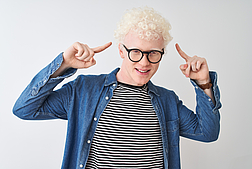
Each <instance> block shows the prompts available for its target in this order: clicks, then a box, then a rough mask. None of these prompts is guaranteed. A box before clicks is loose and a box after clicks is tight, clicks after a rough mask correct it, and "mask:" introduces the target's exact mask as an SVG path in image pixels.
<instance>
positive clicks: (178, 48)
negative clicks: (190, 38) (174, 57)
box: [175, 43, 190, 61]
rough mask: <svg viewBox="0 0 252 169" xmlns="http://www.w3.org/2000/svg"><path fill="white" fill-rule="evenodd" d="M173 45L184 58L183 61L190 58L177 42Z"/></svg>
mask: <svg viewBox="0 0 252 169" xmlns="http://www.w3.org/2000/svg"><path fill="white" fill-rule="evenodd" d="M175 47H176V49H177V51H178V53H179V55H180V56H181V57H182V58H183V59H185V61H188V59H189V58H190V56H188V55H187V54H186V53H185V52H183V51H182V50H181V48H180V46H179V45H178V44H177V43H176V44H175Z"/></svg>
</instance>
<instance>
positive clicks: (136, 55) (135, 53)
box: [129, 49, 142, 62]
mask: <svg viewBox="0 0 252 169" xmlns="http://www.w3.org/2000/svg"><path fill="white" fill-rule="evenodd" d="M129 56H130V59H131V60H132V61H134V62H138V61H139V60H140V59H141V57H142V52H141V51H140V50H137V49H134V50H131V51H130V53H129Z"/></svg>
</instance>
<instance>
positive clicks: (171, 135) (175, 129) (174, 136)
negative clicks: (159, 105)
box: [166, 119, 179, 147]
mask: <svg viewBox="0 0 252 169" xmlns="http://www.w3.org/2000/svg"><path fill="white" fill-rule="evenodd" d="M166 126H167V129H168V145H169V147H177V146H178V145H179V119H177V120H173V121H167V122H166Z"/></svg>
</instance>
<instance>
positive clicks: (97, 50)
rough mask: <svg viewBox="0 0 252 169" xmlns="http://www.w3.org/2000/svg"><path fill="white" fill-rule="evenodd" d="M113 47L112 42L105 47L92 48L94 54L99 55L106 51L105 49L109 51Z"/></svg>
mask: <svg viewBox="0 0 252 169" xmlns="http://www.w3.org/2000/svg"><path fill="white" fill-rule="evenodd" d="M111 45H112V42H109V43H106V44H105V45H102V46H98V47H95V48H92V50H93V51H94V53H99V52H102V51H104V50H105V49H107V48H108V47H110V46H111Z"/></svg>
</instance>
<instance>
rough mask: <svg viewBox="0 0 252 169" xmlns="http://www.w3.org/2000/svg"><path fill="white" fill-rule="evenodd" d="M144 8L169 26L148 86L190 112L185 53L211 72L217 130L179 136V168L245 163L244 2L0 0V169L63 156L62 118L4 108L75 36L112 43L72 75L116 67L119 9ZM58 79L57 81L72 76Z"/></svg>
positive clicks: (56, 164)
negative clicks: (200, 137) (167, 92)
mask: <svg viewBox="0 0 252 169" xmlns="http://www.w3.org/2000/svg"><path fill="white" fill-rule="evenodd" d="M145 5H147V6H150V7H153V8H154V9H155V10H157V11H159V13H160V14H162V15H163V16H164V17H165V18H167V19H168V20H169V21H170V23H171V25H172V31H171V33H172V36H173V37H174V39H173V40H172V42H171V43H170V44H169V45H168V47H167V54H166V55H165V56H164V58H163V60H162V63H161V65H160V68H159V70H158V72H157V73H156V75H155V76H154V77H153V78H152V81H153V82H154V83H155V84H158V85H161V86H164V87H166V88H168V89H172V90H175V91H176V93H177V94H178V95H179V97H180V99H182V100H183V101H184V103H185V104H186V105H187V106H188V107H189V108H191V109H194V108H195V94H194V89H193V87H192V86H191V84H190V82H189V80H188V79H187V78H185V77H184V76H183V75H182V73H181V72H180V70H179V65H180V64H182V63H184V61H183V59H182V58H180V56H179V55H178V54H177V53H176V51H175V48H174V44H175V43H176V42H178V43H179V44H180V45H181V47H182V49H183V50H184V51H185V52H186V53H187V54H189V55H191V56H193V55H195V54H197V55H199V56H204V57H206V58H207V61H208V64H209V68H210V69H211V70H215V71H217V72H218V80H219V81H218V84H219V86H220V90H221V101H222V104H223V107H222V108H221V110H220V112H221V133H220V137H219V139H218V141H216V142H214V143H208V144H206V143H200V142H195V141H191V140H188V139H184V138H182V139H181V163H182V168H183V169H213V168H214V169H238V168H239V169H240V168H242V169H248V168H251V167H252V160H251V159H252V146H251V143H252V136H251V129H252V122H251V118H252V115H251V109H250V104H251V95H252V92H251V88H252V78H251V77H252V76H251V74H252V73H251V60H252V59H251V58H252V56H251V48H252V47H251V45H252V43H251V40H252V33H251V30H252V23H251V21H252V12H251V11H252V10H251V9H252V1H250V0H226V1H223V0H211V1H203V0H190V1H189V0H184V1H183V0H152V1H151V0H138V1H137V0H123V1H121V0H100V1H99V0H93V1H91V0H89V1H87V0H79V1H74V0H71V1H70V0H65V1H63V0H55V1H53V0H43V1H42V0H41V1H35V0H22V1H18V0H8V1H7V0H5V1H4V0H1V1H0V49H1V50H0V54H1V56H0V57H1V60H0V69H1V70H0V77H1V81H0V108H1V110H0V169H13V168H21V169H33V168H36V169H45V168H46V169H57V168H60V166H61V161H62V157H63V150H64V143H65V134H66V125H67V121H63V120H51V121H24V120H20V119H18V118H17V117H15V116H14V115H13V114H12V107H13V105H14V103H15V101H16V99H17V98H18V96H19V95H20V94H21V92H22V90H23V89H24V88H25V87H26V85H27V84H28V83H29V82H30V80H31V79H32V78H33V76H34V75H35V74H36V73H37V72H38V71H39V70H41V69H42V68H43V67H45V66H46V65H47V64H48V63H49V62H50V61H52V60H53V59H54V58H55V57H56V56H57V55H58V54H59V53H60V52H62V51H64V50H65V49H66V48H68V47H69V46H70V45H71V44H72V43H74V42H75V41H79V42H83V43H87V44H88V45H89V46H91V47H96V46H99V45H103V44H104V43H106V42H109V41H112V42H113V45H112V47H110V48H109V49H107V50H106V51H104V52H103V53H100V54H97V55H96V56H95V58H96V59H97V65H95V66H94V67H92V68H90V69H87V70H79V71H78V73H77V74H90V73H92V74H100V73H109V72H110V71H111V70H113V69H114V68H115V67H119V66H120V65H121V58H120V57H119V55H118V51H117V45H116V43H115V42H114V38H113V33H114V30H115V28H116V23H117V22H118V21H119V19H120V18H121V16H122V15H123V13H124V11H125V10H126V9H131V8H132V7H139V6H145ZM75 77H76V75H75V76H74V77H71V78H69V79H66V80H65V81H64V82H63V83H65V82H67V81H69V80H72V79H73V78H75Z"/></svg>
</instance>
